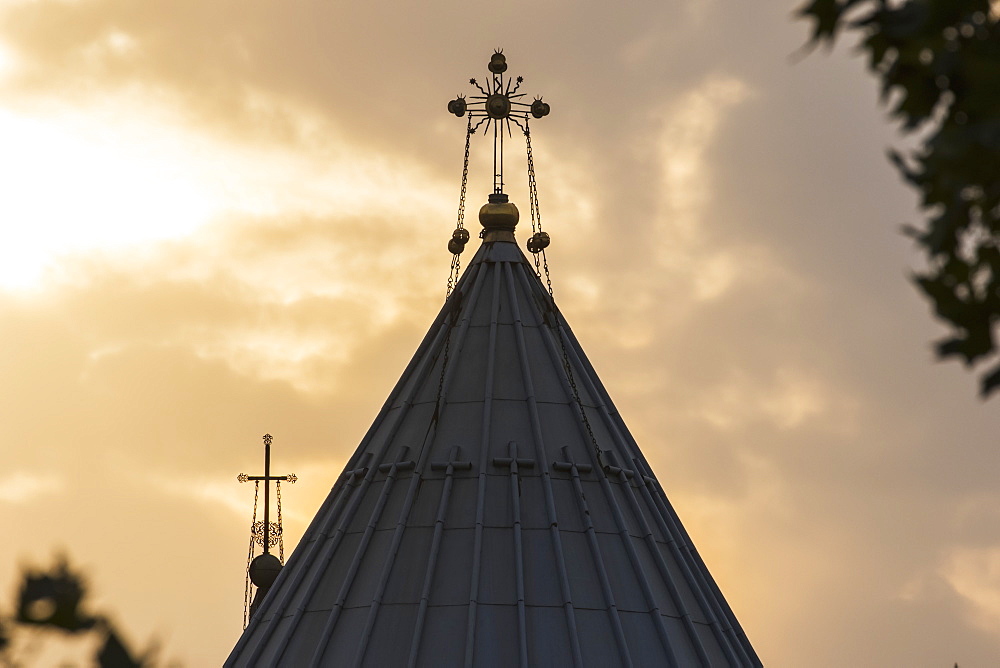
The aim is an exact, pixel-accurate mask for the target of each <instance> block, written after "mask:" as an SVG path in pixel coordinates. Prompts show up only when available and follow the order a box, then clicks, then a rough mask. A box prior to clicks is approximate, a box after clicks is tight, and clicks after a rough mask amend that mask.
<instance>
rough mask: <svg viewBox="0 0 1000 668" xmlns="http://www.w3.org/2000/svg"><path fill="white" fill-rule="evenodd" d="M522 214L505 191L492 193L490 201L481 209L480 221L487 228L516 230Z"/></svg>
mask: <svg viewBox="0 0 1000 668" xmlns="http://www.w3.org/2000/svg"><path fill="white" fill-rule="evenodd" d="M520 217H521V214H520V212H518V210H517V207H516V206H514V203H513V202H510V201H508V199H507V196H506V195H504V194H503V193H494V194H493V195H490V201H489V202H487V203H486V204H484V205H483V207H482V208H481V209H479V222H480V223H482V226H483V227H485V228H486V229H487V230H508V231H510V232H513V231H514V228H515V227H516V226H517V221H518V220H519V219H520Z"/></svg>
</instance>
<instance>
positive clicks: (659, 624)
mask: <svg viewBox="0 0 1000 668" xmlns="http://www.w3.org/2000/svg"><path fill="white" fill-rule="evenodd" d="M539 285H541V284H539ZM552 309H553V311H554V315H555V325H553V326H552V327H549V328H547V329H546V331H545V332H544V335H543V337H542V338H543V340H544V341H545V343H546V347H547V348H548V350H549V359H550V361H551V362H552V363H553V365H554V366H556V367H557V368H559V365H558V364H557V363H556V361H555V360H557V359H559V356H558V354H557V353H556V343H555V341H554V339H555V337H556V336H560V337H562V336H563V335H564V334H563V331H562V322H561V320H562V318H561V314H560V313H559V310H558V307H556V305H555V302H552ZM569 343H570V346H567V347H568V348H571V347H572V341H569ZM581 375H582V374H581ZM558 376H559V378H560V379H561V380H562V383H563V390H564V391H566V392H567V396H572V388H571V387H570V384H569V379H568V377H567V375H566V371H565V370H564V369H563V370H561V371H560V373H559V374H558ZM573 406H574V408H575V412H576V413H577V416H578V418H579V419H578V420H577V425H578V426H579V428H580V432H581V436H582V437H583V438H584V440H585V441H589V435H588V434H587V433H586V432H585V429H584V426H583V416H582V414H581V413H582V411H583V407H582V406H579V405H577V404H576V403H575V402H574V404H573ZM585 450H586V451H587V453H588V456H589V457H590V459H591V463H592V464H593V467H594V469H595V471H596V470H597V469H600V470H601V471H602V473H603V472H604V469H603V468H602V467H601V462H599V461H598V460H597V457H596V453H595V452H593V450H592V449H591V448H585ZM597 479H598V482H599V484H600V486H601V489H602V491H603V492H604V495H605V498H606V499H607V500H608V507H609V509H610V510H611V514H612V517H614V519H615V524H616V525H617V526H618V535H619V537H620V538H621V541H622V544H623V546H624V547H625V551H626V554H627V555H628V557H629V561H630V562H631V563H632V568H633V571H634V572H635V574H636V578H637V580H638V581H639V585H640V588H641V589H642V592H643V596H644V597H645V598H646V602H647V604H649V605H650V607H651V608H652V609H655V610H656V611H657V614H656V615H655V616H654V619H653V625H654V627H655V628H656V631H657V635H658V636H659V638H660V642H661V644H662V645H663V649H664V651H665V652H666V654H667V658H668V659H669V662H670V664H671V665H672V666H675V667H676V666H678V662H677V657H676V655H675V654H674V651H673V647H672V646H671V643H670V639H669V635H668V633H667V630H666V627H665V626H664V624H663V620H662V618H661V617H660V615H659V606H657V605H656V602H655V598H654V597H653V592H652V590H651V588H650V586H649V580H648V578H647V577H646V574H645V571H644V570H643V568H642V564H641V562H640V561H639V557H638V555H637V554H636V552H635V546H634V545H633V544H632V541H631V540H630V539H629V537H628V536H629V534H628V525H627V524H626V523H625V521H624V517H623V515H622V513H621V508H620V506H619V504H618V500H617V498H616V497H615V494H614V490H613V489H612V488H611V485H610V483H609V480H608V477H607V474H606V473H604V474H603V475H602V474H600V473H599V474H597Z"/></svg>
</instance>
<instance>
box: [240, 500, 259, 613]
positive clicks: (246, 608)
mask: <svg viewBox="0 0 1000 668" xmlns="http://www.w3.org/2000/svg"><path fill="white" fill-rule="evenodd" d="M259 492H260V481H259V480H254V482H253V519H252V520H251V521H250V547H249V548H247V579H246V585H245V586H244V588H243V629H244V630H246V628H247V625H248V624H249V623H250V562H251V561H252V560H253V542H254V535H253V528H254V525H255V524H257V496H258V494H259Z"/></svg>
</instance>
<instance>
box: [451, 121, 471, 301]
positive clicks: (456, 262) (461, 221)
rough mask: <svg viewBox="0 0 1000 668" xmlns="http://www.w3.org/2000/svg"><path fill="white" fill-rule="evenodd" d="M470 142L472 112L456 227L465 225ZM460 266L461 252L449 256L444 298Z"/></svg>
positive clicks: (459, 227) (466, 142) (456, 279)
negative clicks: (446, 288) (449, 268)
mask: <svg viewBox="0 0 1000 668" xmlns="http://www.w3.org/2000/svg"><path fill="white" fill-rule="evenodd" d="M471 142H472V114H469V122H468V124H467V125H466V127H465V158H464V159H463V160H462V192H461V195H459V197H458V222H457V223H456V225H455V228H456V229H459V230H461V229H463V228H464V227H465V193H466V188H467V186H468V184H469V145H470V144H471ZM461 268H462V256H461V253H455V254H453V255H452V256H451V270H450V271H449V272H448V290H447V292H446V293H445V299H447V298H448V297H450V296H451V291H452V290H453V289H454V288H455V285H456V284H457V283H458V275H459V273H460V271H461Z"/></svg>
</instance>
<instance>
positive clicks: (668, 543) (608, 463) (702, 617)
mask: <svg viewBox="0 0 1000 668" xmlns="http://www.w3.org/2000/svg"><path fill="white" fill-rule="evenodd" d="M496 238H505V239H509V240H503V241H493V240H491V239H496ZM574 386H575V389H574ZM577 397H578V398H579V401H578V400H577ZM581 405H582V410H583V411H585V415H586V418H584V416H583V414H581V408H580V407H581ZM226 665H227V666H270V665H286V666H362V665H363V666H460V665H465V666H471V665H475V666H516V665H520V666H528V665H533V666H544V665H556V666H569V665H576V666H615V665H623V666H628V665H636V666H638V665H643V666H760V665H761V662H760V660H759V659H758V658H757V655H756V654H755V653H754V650H753V648H752V647H751V646H750V643H749V642H748V640H747V638H746V636H745V635H744V633H743V631H742V629H741V628H740V625H739V623H738V622H737V621H736V618H735V617H734V616H733V613H732V611H731V610H730V608H729V606H728V604H727V603H726V601H725V599H723V597H722V594H721V592H720V591H719V589H718V587H717V586H716V584H715V582H714V581H713V580H712V577H711V575H710V574H709V572H708V570H707V569H706V567H705V564H704V563H703V562H702V559H701V557H700V556H699V555H698V552H697V550H696V549H695V547H694V545H693V544H692V543H691V539H690V538H689V537H688V535H687V533H686V532H685V530H684V528H683V527H682V526H681V523H680V521H679V519H678V518H677V515H676V513H675V512H674V510H673V508H672V507H671V505H670V503H669V502H668V501H667V498H666V496H665V495H664V493H663V491H662V489H661V487H660V485H659V483H658V482H657V480H656V478H655V476H654V475H653V472H652V470H650V468H649V465H648V464H647V463H646V460H645V458H644V457H643V455H642V453H641V452H640V450H639V447H638V446H637V445H636V443H635V441H634V440H633V438H632V436H631V435H630V434H629V431H628V429H627V428H626V426H625V423H624V422H623V421H622V419H621V417H619V415H618V412H617V410H616V409H615V407H614V404H613V403H612V402H611V399H610V397H609V396H608V394H607V392H606V391H605V389H604V387H603V385H602V384H601V382H600V380H599V379H598V377H597V374H596V373H595V372H594V369H593V367H592V366H591V365H590V362H589V361H588V360H587V357H586V355H585V354H584V352H583V350H582V349H581V347H580V345H579V343H578V342H577V340H576V338H575V337H574V336H573V333H572V332H571V331H570V328H569V326H568V325H567V323H566V321H565V319H564V318H563V316H562V315H561V313H560V312H559V311H558V309H557V308H556V306H555V303H554V302H553V300H552V298H551V297H550V295H549V293H548V291H547V290H546V289H545V287H544V286H543V285H542V283H541V281H540V280H539V278H538V276H537V275H536V273H535V271H534V269H533V268H532V266H531V264H530V263H529V262H528V261H527V259H526V258H525V256H524V255H523V254H522V252H521V251H520V249H519V248H518V247H517V245H516V244H515V243H513V235H512V234H507V235H498V234H496V233H492V234H487V236H486V241H485V242H484V243H483V245H482V246H481V248H480V249H479V251H478V253H477V254H476V256H475V258H474V259H473V260H472V262H471V263H470V265H469V267H468V269H467V270H466V272H465V274H464V275H463V277H462V279H461V280H460V281H459V283H458V285H457V288H456V289H455V291H454V292H453V293H452V294H451V296H450V297H449V298H448V300H447V301H446V303H445V305H444V307H443V308H442V310H441V312H440V313H439V314H438V316H437V318H436V320H435V321H434V324H433V326H432V327H431V329H430V331H429V332H428V333H427V335H426V337H425V338H424V340H423V342H422V343H421V344H420V347H419V348H418V349H417V352H416V354H415V355H414V356H413V359H412V360H411V362H410V363H409V365H408V366H407V368H406V370H405V371H404V372H403V375H402V377H401V378H400V379H399V382H398V383H397V384H396V387H395V389H393V391H392V393H391V394H390V395H389V398H388V399H387V400H386V402H385V405H384V406H383V408H382V410H381V412H380V413H379V415H378V417H377V418H376V419H375V422H374V423H373V424H372V426H371V428H370V429H369V430H368V433H367V434H366V436H365V438H364V440H363V441H362V442H361V445H360V446H359V447H358V449H357V451H356V452H355V453H354V455H353V456H352V457H351V459H350V462H349V463H348V464H347V467H346V469H345V470H344V472H343V473H342V474H341V475H340V477H339V478H338V479H337V481H336V483H335V484H334V486H333V489H332V491H331V492H330V495H329V496H328V497H327V499H326V501H325V502H324V503H323V505H322V506H321V507H320V510H319V512H318V513H317V515H316V517H315V519H314V520H313V522H312V524H311V525H310V526H309V528H308V530H307V531H306V533H305V534H304V535H303V538H302V540H301V542H300V543H299V545H298V547H297V548H296V549H295V552H294V553H293V554H292V556H291V557H290V558H289V560H288V563H287V564H286V566H285V568H284V570H283V571H282V572H281V574H280V576H279V577H278V580H277V581H276V582H275V584H274V586H273V588H272V590H271V592H270V593H269V594H268V595H267V597H266V598H265V599H264V601H263V604H262V605H261V607H260V609H259V611H258V612H257V614H256V615H254V617H253V619H252V620H251V621H250V624H249V626H248V627H247V629H246V631H245V632H244V633H243V636H242V637H241V638H240V640H239V642H238V643H237V645H236V647H235V648H234V649H233V652H232V654H231V655H230V657H229V659H228V661H227V662H226Z"/></svg>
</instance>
